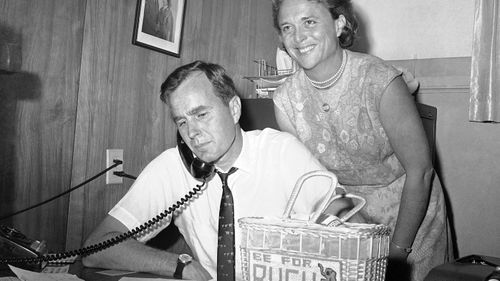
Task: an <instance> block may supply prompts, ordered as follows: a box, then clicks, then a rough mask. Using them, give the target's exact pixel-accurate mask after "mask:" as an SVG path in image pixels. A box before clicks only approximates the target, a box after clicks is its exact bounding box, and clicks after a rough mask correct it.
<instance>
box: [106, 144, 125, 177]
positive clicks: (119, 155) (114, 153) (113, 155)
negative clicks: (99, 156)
mask: <svg viewBox="0 0 500 281" xmlns="http://www.w3.org/2000/svg"><path fill="white" fill-rule="evenodd" d="M115 159H116V160H121V161H123V149H106V168H108V167H110V166H112V165H113V164H114V162H113V160H115ZM122 171H123V164H120V165H118V166H116V167H114V168H113V169H111V170H109V171H107V172H106V184H117V183H123V178H122V177H119V176H116V175H114V174H113V172H122Z"/></svg>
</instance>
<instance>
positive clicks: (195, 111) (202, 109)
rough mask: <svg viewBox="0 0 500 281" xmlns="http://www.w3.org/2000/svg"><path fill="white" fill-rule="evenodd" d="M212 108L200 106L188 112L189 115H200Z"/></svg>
mask: <svg viewBox="0 0 500 281" xmlns="http://www.w3.org/2000/svg"><path fill="white" fill-rule="evenodd" d="M210 108H212V107H211V106H208V105H200V106H197V107H195V108H193V109H191V110H190V111H188V113H187V114H188V115H196V114H198V113H200V112H201V111H204V110H207V109H210Z"/></svg>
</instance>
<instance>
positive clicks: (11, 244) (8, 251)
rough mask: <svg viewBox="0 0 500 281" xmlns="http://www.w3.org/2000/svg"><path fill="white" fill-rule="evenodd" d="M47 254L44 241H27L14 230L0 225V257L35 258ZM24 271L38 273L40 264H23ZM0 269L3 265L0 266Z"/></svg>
mask: <svg viewBox="0 0 500 281" xmlns="http://www.w3.org/2000/svg"><path fill="white" fill-rule="evenodd" d="M44 254H47V248H46V246H45V241H38V240H33V239H29V238H28V237H26V236H25V235H24V234H22V233H21V232H20V231H18V230H17V229H15V228H12V227H8V226H5V225H0V257H30V258H37V257H40V256H42V255H44ZM20 267H23V268H25V269H29V270H35V271H39V270H41V269H42V268H43V263H42V262H36V263H30V264H23V265H22V266H20ZM0 269H4V268H3V264H0Z"/></svg>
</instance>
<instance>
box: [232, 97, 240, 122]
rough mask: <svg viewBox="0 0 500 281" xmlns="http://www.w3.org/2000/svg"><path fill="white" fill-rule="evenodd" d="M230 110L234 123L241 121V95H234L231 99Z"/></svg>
mask: <svg viewBox="0 0 500 281" xmlns="http://www.w3.org/2000/svg"><path fill="white" fill-rule="evenodd" d="M229 110H230V111H231V115H232V116H233V122H234V124H236V123H238V122H239V121H240V117H241V100H240V97H238V96H234V97H233V98H232V99H231V100H230V101H229Z"/></svg>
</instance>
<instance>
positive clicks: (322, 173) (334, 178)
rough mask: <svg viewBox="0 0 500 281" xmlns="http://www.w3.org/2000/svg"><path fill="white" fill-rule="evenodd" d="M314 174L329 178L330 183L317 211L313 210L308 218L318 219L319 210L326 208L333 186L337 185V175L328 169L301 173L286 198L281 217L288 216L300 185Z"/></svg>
mask: <svg viewBox="0 0 500 281" xmlns="http://www.w3.org/2000/svg"><path fill="white" fill-rule="evenodd" d="M315 176H324V177H327V178H330V180H331V183H330V190H328V193H327V194H326V195H325V199H324V200H323V202H321V204H320V206H319V207H318V209H319V212H318V211H317V212H314V213H313V217H312V218H311V219H310V221H313V222H314V221H316V220H317V219H318V217H319V215H320V214H321V212H322V211H323V210H325V209H326V207H327V206H328V204H329V202H330V201H331V199H330V198H332V196H333V195H334V194H335V188H336V187H337V176H335V174H333V173H332V172H328V171H322V170H318V171H312V172H309V173H306V174H304V175H302V176H301V177H300V178H299V179H298V180H297V183H296V184H295V187H294V188H293V191H292V194H291V195H290V199H288V203H287V205H286V208H285V211H284V212H283V218H285V219H289V218H290V213H291V212H292V208H293V206H294V205H295V201H296V200H297V196H298V195H299V192H300V190H301V189H302V185H303V183H304V181H306V180H307V179H309V178H311V177H315Z"/></svg>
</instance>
